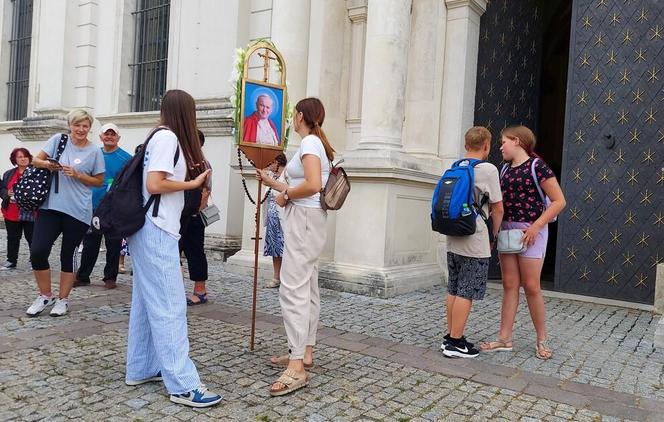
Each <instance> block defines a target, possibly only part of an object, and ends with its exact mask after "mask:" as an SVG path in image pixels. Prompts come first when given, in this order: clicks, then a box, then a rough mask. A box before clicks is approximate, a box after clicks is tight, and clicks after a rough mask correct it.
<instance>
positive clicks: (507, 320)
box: [480, 126, 565, 359]
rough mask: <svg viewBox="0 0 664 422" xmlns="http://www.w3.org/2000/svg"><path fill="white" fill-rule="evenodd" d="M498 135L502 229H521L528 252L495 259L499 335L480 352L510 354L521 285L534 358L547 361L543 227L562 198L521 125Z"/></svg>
mask: <svg viewBox="0 0 664 422" xmlns="http://www.w3.org/2000/svg"><path fill="white" fill-rule="evenodd" d="M501 136H502V146H501V147H500V151H501V152H502V155H503V160H504V161H505V162H507V163H508V164H507V165H506V166H505V167H504V168H503V171H501V174H500V186H501V190H502V193H503V204H504V208H505V217H504V218H503V223H502V225H501V230H514V229H518V230H523V242H524V243H525V244H526V245H528V248H527V249H526V250H525V251H524V252H522V253H520V254H505V253H501V254H500V270H501V272H502V278H503V305H502V311H501V318H500V332H499V334H498V339H497V340H496V341H492V342H488V343H483V344H481V345H480V349H481V350H483V351H487V352H490V351H511V350H512V333H513V329H514V320H515V318H516V312H517V308H518V306H519V288H520V286H523V289H524V291H525V293H526V301H527V303H528V310H529V311H530V317H531V318H532V320H533V325H534V326H535V331H536V332H537V340H536V342H535V356H536V357H537V358H539V359H550V358H551V356H552V352H551V349H550V348H549V347H548V345H547V343H546V341H547V333H546V324H545V316H544V298H543V297H542V290H541V288H540V277H541V275H542V265H543V264H544V255H545V253H546V244H547V240H548V236H549V231H548V224H549V222H550V221H551V220H552V219H553V218H554V217H556V216H557V215H558V214H560V212H561V211H562V210H563V208H565V197H564V195H563V192H562V190H561V189H560V185H559V184H558V181H557V180H556V176H555V175H554V174H553V171H551V169H550V168H549V166H548V165H547V164H546V163H545V162H544V160H542V159H541V158H540V157H538V156H537V155H536V154H535V143H536V141H535V135H534V134H533V132H532V131H531V130H530V129H528V128H527V127H525V126H512V127H507V128H505V129H504V130H503V131H502V133H501ZM535 160H536V161H535ZM533 170H534V174H533ZM535 178H537V182H538V183H539V185H540V186H541V188H542V191H543V192H544V194H545V195H546V196H547V197H548V198H549V199H550V200H551V204H550V205H549V206H547V204H546V201H545V199H544V198H541V196H540V194H539V192H538V190H537V186H536V185H535Z"/></svg>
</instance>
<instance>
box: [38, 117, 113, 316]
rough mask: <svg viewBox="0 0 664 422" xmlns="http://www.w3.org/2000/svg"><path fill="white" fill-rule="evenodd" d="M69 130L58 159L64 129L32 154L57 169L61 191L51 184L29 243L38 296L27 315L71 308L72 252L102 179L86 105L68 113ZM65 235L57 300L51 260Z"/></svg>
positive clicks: (43, 165)
mask: <svg viewBox="0 0 664 422" xmlns="http://www.w3.org/2000/svg"><path fill="white" fill-rule="evenodd" d="M67 121H68V123H69V129H70V131H71V134H70V135H69V137H68V139H67V143H66V145H65V149H64V151H63V152H62V155H61V156H60V159H59V162H58V161H56V160H55V159H54V157H56V155H57V150H58V145H59V144H60V139H61V138H62V136H63V135H62V134H60V133H58V134H56V135H53V137H51V139H49V140H48V141H47V142H46V145H44V147H43V148H42V150H41V151H40V152H39V153H38V154H37V155H36V156H35V158H34V159H33V163H32V164H33V165H34V166H35V167H37V168H45V169H49V170H51V171H53V172H59V174H58V179H56V178H53V181H52V182H51V183H52V184H55V183H56V180H57V181H58V183H59V186H58V189H57V192H56V190H55V189H54V186H53V185H52V186H51V190H50V192H49V195H48V198H46V201H44V203H43V204H42V206H41V208H40V210H39V215H38V216H37V220H36V221H35V230H34V236H33V238H32V246H31V248H30V257H31V259H32V270H33V272H34V274H35V279H36V280H37V286H38V287H39V296H38V297H37V299H35V301H34V303H33V304H32V305H31V306H30V307H29V308H28V310H27V314H28V316H31V317H34V316H37V315H39V314H40V313H41V312H43V311H44V309H46V308H47V307H48V306H51V305H55V306H53V309H51V316H62V315H66V314H67V312H69V303H68V297H69V292H70V291H71V289H72V285H73V284H74V269H73V255H74V249H75V248H76V247H78V245H79V244H80V243H81V240H82V239H83V236H85V233H86V231H87V230H88V227H89V225H90V221H91V220H92V191H91V189H90V188H91V187H93V186H94V187H100V186H101V185H102V184H103V183H104V171H105V167H104V155H103V154H102V152H101V149H100V148H99V147H98V146H96V145H94V144H93V143H92V142H90V141H89V140H88V134H89V133H90V128H91V127H92V123H93V121H94V118H93V117H92V115H90V114H89V113H88V112H87V111H85V110H73V111H71V112H70V113H69V114H68V115H67ZM60 235H62V245H61V247H60V290H59V292H58V298H57V299H56V298H55V296H54V295H53V292H52V291H51V270H50V266H49V263H48V258H49V255H50V254H51V248H52V247H53V244H54V243H55V241H56V240H57V239H58V237H60Z"/></svg>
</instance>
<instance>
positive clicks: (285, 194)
mask: <svg viewBox="0 0 664 422" xmlns="http://www.w3.org/2000/svg"><path fill="white" fill-rule="evenodd" d="M284 199H285V200H286V201H290V198H289V197H288V189H286V190H285V191H284Z"/></svg>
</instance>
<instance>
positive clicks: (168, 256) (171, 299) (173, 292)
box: [126, 218, 201, 394]
mask: <svg viewBox="0 0 664 422" xmlns="http://www.w3.org/2000/svg"><path fill="white" fill-rule="evenodd" d="M127 243H128V244H129V250H130V251H131V261H132V264H133V269H134V282H133V285H132V296H131V311H130V313H129V334H128V339H127V373H126V377H127V380H134V381H135V380H142V379H146V378H150V377H154V376H155V375H156V374H157V373H158V372H161V376H162V377H163V379H164V385H165V386H166V390H167V391H168V392H169V393H170V394H183V393H186V392H188V391H191V390H193V389H195V388H198V387H199V386H200V384H201V380H200V378H199V377H198V371H197V370H196V366H195V365H194V362H192V360H191V359H190V358H189V338H188V337H187V302H186V299H185V298H186V293H185V291H184V282H183V280H182V272H181V271H180V253H179V249H178V241H177V240H176V239H174V238H173V237H172V236H171V235H169V234H168V233H166V232H165V231H163V230H162V229H160V228H159V227H157V226H156V225H155V224H154V223H153V222H152V221H151V220H150V219H149V218H146V219H145V225H144V226H143V228H141V229H140V230H139V231H138V232H136V233H135V234H134V235H133V236H131V237H130V238H129V239H128V240H127Z"/></svg>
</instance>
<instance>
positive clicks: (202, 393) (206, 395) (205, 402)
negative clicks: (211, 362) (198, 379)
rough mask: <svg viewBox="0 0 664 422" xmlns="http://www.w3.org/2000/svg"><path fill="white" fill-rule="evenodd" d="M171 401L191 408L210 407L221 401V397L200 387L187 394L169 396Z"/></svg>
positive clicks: (202, 386)
mask: <svg viewBox="0 0 664 422" xmlns="http://www.w3.org/2000/svg"><path fill="white" fill-rule="evenodd" d="M171 401H172V402H173V403H178V404H184V405H185V406H191V407H210V406H214V405H215V404H218V403H219V402H220V401H221V396H220V395H219V394H215V393H213V392H211V391H208V389H207V388H206V387H205V386H204V385H201V386H200V387H198V388H197V389H195V390H191V391H189V392H188V393H184V394H171Z"/></svg>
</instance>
